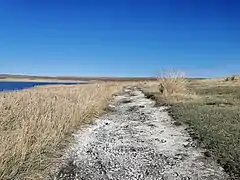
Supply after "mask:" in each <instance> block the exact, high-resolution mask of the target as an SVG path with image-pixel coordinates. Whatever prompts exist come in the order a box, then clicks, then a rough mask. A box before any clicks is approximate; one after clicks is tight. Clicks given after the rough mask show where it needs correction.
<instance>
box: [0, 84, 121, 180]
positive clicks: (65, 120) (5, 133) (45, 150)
mask: <svg viewBox="0 0 240 180" xmlns="http://www.w3.org/2000/svg"><path fill="white" fill-rule="evenodd" d="M120 89H121V86H120V85H117V84H110V83H102V84H98V85H97V84H88V85H69V86H63V85H61V86H44V87H37V88H32V89H28V90H23V91H17V92H3V93H0V140H1V144H0V166H1V168H0V179H6V180H7V179H27V178H29V179H42V178H43V176H42V173H43V171H44V170H45V169H46V168H48V167H49V166H51V165H52V163H54V161H55V160H56V159H57V157H59V155H60V154H61V151H60V149H63V147H65V145H66V142H68V141H66V140H67V139H68V140H69V137H71V136H70V135H71V133H72V132H73V131H74V130H77V128H79V126H81V125H83V124H85V123H89V122H91V120H92V119H93V118H94V117H96V116H98V115H100V114H101V113H102V112H103V109H104V107H105V106H106V105H107V102H108V100H109V98H110V97H111V95H112V94H114V93H116V92H118V91H119V90H120ZM67 137H68V138H67ZM59 153H60V154H59Z"/></svg>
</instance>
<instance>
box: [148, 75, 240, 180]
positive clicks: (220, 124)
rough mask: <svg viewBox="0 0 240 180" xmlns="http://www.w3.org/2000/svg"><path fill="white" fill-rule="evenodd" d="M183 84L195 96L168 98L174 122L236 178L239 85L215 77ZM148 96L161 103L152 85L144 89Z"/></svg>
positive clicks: (239, 156)
mask: <svg viewBox="0 0 240 180" xmlns="http://www.w3.org/2000/svg"><path fill="white" fill-rule="evenodd" d="M186 87H188V89H190V90H191V92H194V93H195V97H196V98H191V99H188V100H187V101H182V99H180V100H179V99H176V98H175V101H169V97H167V101H168V105H171V108H170V111H169V112H170V114H171V116H172V117H173V119H174V120H175V121H176V122H177V123H185V124H188V125H189V126H190V128H191V129H192V130H194V132H195V133H193V136H194V138H196V137H197V140H198V142H199V143H200V144H201V145H202V146H203V147H205V148H207V149H208V150H209V151H210V155H211V156H212V157H213V158H214V159H215V160H216V161H217V162H218V163H219V164H221V165H222V167H223V168H224V169H225V170H226V171H227V172H228V173H229V174H230V175H231V176H232V177H233V178H235V179H239V177H240V85H239V84H238V83H232V82H231V83H229V82H225V81H222V80H219V79H206V80H195V79H193V80H191V81H189V82H187V83H186ZM143 92H144V93H145V94H147V96H148V97H151V98H152V99H155V100H156V101H157V102H158V104H160V105H162V104H164V103H163V102H164V101H166V100H165V99H163V94H162V93H160V92H159V90H158V89H157V88H156V87H154V86H153V85H151V86H149V87H148V88H144V89H143ZM170 98H171V97H170Z"/></svg>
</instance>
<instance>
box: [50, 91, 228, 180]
mask: <svg viewBox="0 0 240 180" xmlns="http://www.w3.org/2000/svg"><path fill="white" fill-rule="evenodd" d="M109 109H111V110H110V111H109V112H108V113H107V114H106V115H104V116H102V117H100V118H98V119H97V120H96V121H95V124H94V125H91V126H89V127H86V128H84V130H82V131H80V132H79V133H78V134H75V135H74V136H75V139H76V141H75V143H74V144H73V145H72V147H70V148H69V150H68V151H67V152H66V154H65V155H64V157H63V160H62V161H63V162H62V163H61V165H60V166H59V167H58V168H57V171H56V172H55V175H54V178H53V179H56V180H85V179H86V180H87V179H89V180H91V179H96V180H98V179H99V180H100V179H102V180H110V179H111V180H125V179H129V180H135V179H136V180H141V179H144V180H157V179H159V180H190V179H191V180H195V179H196V180H226V179H228V178H227V175H226V174H225V173H224V172H223V170H222V168H221V167H219V166H218V165H217V164H216V163H215V162H214V161H212V160H211V159H210V158H208V157H205V155H204V149H200V148H197V147H195V145H194V144H195V143H194V141H193V140H192V139H191V137H190V136H189V135H188V133H187V132H186V130H185V127H184V126H175V125H174V124H173V121H172V120H171V118H170V117H169V115H168V113H167V111H166V107H160V108H159V107H155V103H154V102H153V101H152V100H150V99H147V98H145V97H144V95H143V94H142V93H141V92H140V91H138V90H137V89H133V88H126V89H125V91H124V92H123V93H121V94H119V95H117V96H115V97H114V100H113V101H112V103H111V104H110V105H109Z"/></svg>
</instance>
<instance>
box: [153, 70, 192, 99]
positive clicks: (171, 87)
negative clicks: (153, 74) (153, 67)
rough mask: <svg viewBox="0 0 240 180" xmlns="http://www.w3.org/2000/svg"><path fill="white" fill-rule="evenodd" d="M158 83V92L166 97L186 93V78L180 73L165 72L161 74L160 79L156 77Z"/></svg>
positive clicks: (173, 71)
mask: <svg viewBox="0 0 240 180" xmlns="http://www.w3.org/2000/svg"><path fill="white" fill-rule="evenodd" d="M158 82H159V91H160V92H161V93H162V94H164V95H166V96H169V95H174V94H181V93H187V92H188V89H187V87H186V85H187V82H188V80H187V76H186V74H185V73H184V72H181V71H175V70H171V71H166V72H163V73H162V75H161V76H160V77H158Z"/></svg>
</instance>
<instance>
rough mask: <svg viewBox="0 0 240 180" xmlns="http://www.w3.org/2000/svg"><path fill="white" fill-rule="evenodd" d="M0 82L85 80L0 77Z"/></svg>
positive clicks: (75, 81)
mask: <svg viewBox="0 0 240 180" xmlns="http://www.w3.org/2000/svg"><path fill="white" fill-rule="evenodd" d="M0 82H69V83H71V82H72V83H81V82H83V83H84V82H87V81H80V80H61V79H30V78H0Z"/></svg>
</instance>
